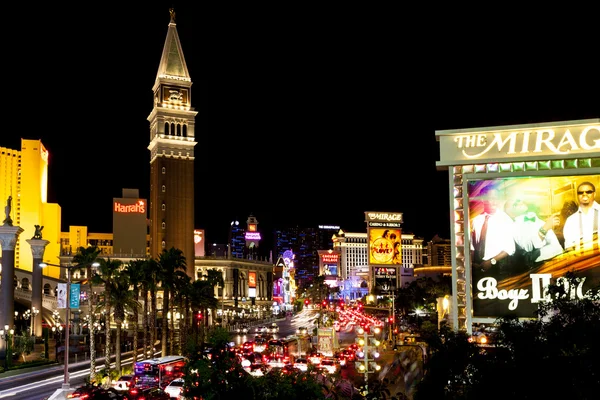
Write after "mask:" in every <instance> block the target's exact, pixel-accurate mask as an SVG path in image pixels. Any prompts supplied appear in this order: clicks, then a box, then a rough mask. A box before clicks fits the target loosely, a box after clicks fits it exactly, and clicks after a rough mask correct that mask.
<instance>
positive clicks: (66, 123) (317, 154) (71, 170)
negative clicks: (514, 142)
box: [0, 2, 600, 243]
mask: <svg viewBox="0 0 600 400" xmlns="http://www.w3.org/2000/svg"><path fill="white" fill-rule="evenodd" d="M164 4H165V3H163V4H160V2H159V4H158V5H152V6H148V7H147V11H146V12H145V13H144V16H143V18H142V17H141V16H140V15H139V14H138V10H137V8H136V7H131V8H129V7H119V8H118V9H116V8H110V9H109V8H108V7H106V8H104V7H102V8H98V9H96V10H95V11H94V13H95V14H96V18H94V19H93V20H92V19H82V18H76V17H74V15H76V14H68V15H70V16H71V18H64V19H62V21H68V23H65V24H55V23H54V21H53V19H52V18H48V19H47V20H46V15H45V14H44V12H52V14H51V15H55V14H56V12H57V11H53V10H44V9H41V11H35V12H39V14H35V15H34V16H33V19H30V20H29V23H30V24H32V25H36V26H37V27H38V28H39V29H42V30H43V31H44V37H43V38H42V40H41V41H42V43H39V44H36V47H35V48H34V49H33V50H35V49H38V50H39V51H40V52H41V51H43V47H44V46H47V45H51V44H54V43H55V42H56V41H60V40H63V41H65V39H66V38H69V36H68V35H70V34H73V33H76V34H77V35H78V36H81V37H85V38H86V44H85V45H83V46H76V45H74V44H73V43H72V42H71V41H67V42H66V43H64V44H63V46H62V47H61V46H57V48H59V49H61V50H63V51H62V52H59V51H57V53H58V54H59V55H60V56H62V57H58V60H59V61H60V62H56V61H55V60H53V59H52V57H50V61H51V62H50V63H47V64H44V68H40V69H39V70H38V71H37V72H36V74H34V79H33V82H23V81H20V82H19V85H16V86H17V87H15V88H14V90H9V92H10V93H15V94H16V97H17V99H14V100H13V104H27V105H28V107H29V108H31V107H33V108H34V109H35V118H31V116H30V115H29V113H31V110H30V109H28V110H27V111H24V117H26V119H24V121H26V122H27V124H25V128H24V129H21V130H19V129H13V130H10V131H9V132H8V134H2V135H1V136H0V147H8V148H13V149H20V139H21V138H26V139H41V141H42V143H43V144H44V146H45V147H46V148H47V149H48V150H49V152H50V164H49V193H48V201H49V202H51V203H58V204H59V205H60V206H61V209H62V226H63V231H64V230H65V228H68V226H69V225H85V226H88V227H89V229H90V231H91V232H112V214H111V205H112V199H113V198H115V197H121V191H122V189H123V188H136V189H139V190H140V195H141V197H142V198H148V197H149V151H148V150H147V146H148V141H149V126H148V121H147V120H146V118H147V116H148V114H149V113H150V111H151V109H152V85H153V83H154V78H155V76H156V72H157V69H158V63H159V61H160V56H161V52H162V47H163V45H164V40H165V38H166V33H167V25H168V23H169V7H170V6H171V5H172V3H169V4H168V5H164ZM173 6H174V8H175V11H176V24H177V31H178V34H179V38H180V40H181V43H182V48H183V54H184V56H185V59H186V63H187V66H188V69H189V72H190V75H191V78H192V82H193V85H192V90H191V96H192V97H191V99H192V105H193V106H194V108H195V110H196V111H198V116H197V117H196V140H197V142H198V144H197V145H196V148H195V152H196V160H195V166H196V177H195V181H196V185H195V192H196V209H195V213H196V216H195V226H196V228H198V229H205V231H206V239H207V242H209V243H213V242H217V243H223V242H226V240H227V232H228V228H229V224H230V222H231V221H232V220H239V221H240V222H241V223H245V221H246V219H247V218H248V216H249V215H250V214H252V215H254V216H255V217H256V218H257V219H258V222H259V225H258V227H259V230H260V231H261V232H262V233H263V237H264V236H265V235H268V234H270V233H271V232H272V230H274V229H276V228H282V227H284V226H287V225H298V226H301V227H311V226H312V227H316V226H317V225H318V224H327V225H340V227H341V228H342V229H344V230H346V231H352V232H366V224H365V222H364V212H365V211H390V212H402V213H403V216H404V224H403V231H404V232H410V233H414V234H415V235H417V236H420V237H423V238H424V239H425V240H431V238H432V237H433V236H434V235H435V234H439V235H440V236H441V237H444V238H449V231H450V221H449V215H450V212H449V208H450V205H449V201H448V196H449V193H448V173H447V171H437V170H436V165H435V162H436V161H437V160H439V147H438V143H437V142H436V141H435V131H437V130H444V129H461V128H474V127H487V126H499V125H512V124H524V123H536V122H552V121H563V120H575V119H589V118H598V117H599V114H600V113H599V110H600V106H599V104H598V103H599V101H598V96H597V91H595V90H594V89H597V84H595V81H592V80H591V79H590V78H591V77H593V76H594V74H595V72H594V71H593V65H590V66H589V67H590V70H589V72H588V71H587V70H586V68H585V67H586V66H585V65H581V64H582V63H567V62H560V60H559V61H556V62H554V63H546V64H544V65H545V70H544V74H541V73H540V71H539V70H538V69H537V68H525V67H524V66H523V63H515V62H514V61H513V60H514V59H517V58H521V59H522V58H523V57H526V56H527V55H529V54H533V53H534V52H535V51H540V50H539V47H538V48H537V49H538V50H532V49H531V48H530V46H531V45H532V43H536V44H537V45H540V43H539V42H537V41H535V39H536V38H535V37H534V36H533V35H531V36H527V33H528V32H523V33H524V36H523V37H521V38H519V42H518V43H517V42H516V41H515V42H510V44H512V45H513V47H512V48H510V49H507V48H506V47H504V45H502V44H503V43H502V42H501V41H500V40H497V41H491V43H490V44H489V45H488V47H486V48H483V49H482V48H480V47H477V49H478V50H479V51H478V52H474V50H475V48H476V43H475V42H474V41H473V42H471V41H469V40H466V39H465V40H461V41H460V43H458V44H457V43H455V41H456V40H457V39H459V38H460V39H464V38H463V36H462V33H461V32H454V33H453V32H447V33H446V34H445V35H444V37H443V38H440V39H439V41H438V42H436V43H434V44H433V47H429V48H428V50H427V51H426V50H425V49H421V48H418V47H415V48H414V49H412V48H403V49H402V54H403V55H404V56H405V57H404V59H406V60H411V62H410V63H402V64H399V63H398V62H397V60H396V57H394V56H393V55H392V54H391V53H393V52H386V51H385V50H388V49H389V48H393V47H394V46H396V45H398V43H397V41H395V40H394V39H393V38H381V37H378V36H377V33H375V32H373V33H371V34H369V33H364V32H363V34H364V38H363V41H358V42H357V41H356V40H355V39H356V37H354V35H352V33H348V36H347V37H345V38H340V37H339V36H337V35H336V34H335V26H334V25H331V26H325V25H323V26H321V25H320V24H317V25H318V28H320V29H317V28H315V29H314V30H313V31H311V32H305V35H304V36H302V35H299V34H298V33H297V32H294V29H293V26H295V24H294V23H291V26H290V27H288V28H284V27H282V26H280V25H279V24H275V23H273V25H272V26H275V25H277V29H278V31H277V32H279V33H281V34H279V35H275V34H272V33H271V34H267V33H266V32H263V31H268V27H269V26H271V25H264V26H260V27H254V26H252V25H251V24H250V23H248V22H246V23H245V24H239V25H236V24H235V23H234V22H230V23H229V24H228V25H224V26H223V27H222V28H221V30H214V29H213V30H210V29H208V28H207V24H208V23H207V20H208V19H209V17H208V16H206V15H205V13H204V11H203V10H201V7H200V6H188V5H185V4H184V5H183V6H178V5H176V4H175V5H173ZM75 11H77V10H75ZM32 12H33V11H32ZM60 12H61V13H70V12H72V11H70V10H60ZM62 15H63V16H65V14H62ZM27 16H28V17H30V18H31V17H32V15H31V13H29V14H28V15H27ZM38 19H39V20H38ZM107 21H108V22H110V23H107ZM115 22H118V23H115ZM235 22H237V20H236V21H235ZM340 24H341V23H340ZM100 31H101V32H103V34H102V36H100V37H98V36H93V35H94V34H95V33H96V34H97V32H100ZM375 38H377V39H378V40H377V41H375V40H374V39H375ZM343 39H345V40H343ZM549 39H550V40H552V39H553V38H551V37H550V38H549ZM218 41H220V42H219V43H221V42H222V43H224V44H222V45H219V44H217V42H218ZM334 41H335V45H333V42H334ZM366 41H368V42H369V43H368V44H366V43H365V42H366ZM28 44H29V43H28ZM495 45H496V46H495ZM500 45H502V46H500ZM552 46H553V47H552V50H553V51H554V53H555V54H557V57H558V58H559V59H560V55H561V54H564V57H565V58H566V57H567V56H568V55H569V53H568V52H567V50H569V51H571V48H570V47H569V48H568V47H567V45H566V43H565V45H564V46H563V47H561V46H560V44H556V42H553V43H552ZM25 47H27V46H23V45H18V46H16V47H15V49H14V50H15V51H17V52H18V53H17V55H19V56H20V57H21V58H20V59H21V60H23V59H24V60H26V61H30V62H31V63H34V62H36V61H37V62H39V60H37V59H36V57H35V54H36V53H35V51H31V49H28V50H27V51H25V50H23V48H25ZM541 48H542V50H543V49H544V47H543V43H542V44H541ZM548 49H550V43H548ZM472 52H473V53H472ZM561 52H562V53H561ZM44 60H46V58H45V59H44ZM63 62H64V63H67V62H69V64H68V66H69V67H70V68H65V67H64V65H63ZM406 64H408V65H406ZM91 75H93V77H94V78H93V80H92V79H91V78H90V76H91ZM548 76H550V77H552V78H551V79H549V78H548ZM48 82H50V83H53V85H49V84H48ZM43 84H45V86H43ZM11 85H15V83H11ZM29 85H31V87H30V86H29ZM42 86H43V87H48V88H49V90H47V91H40V90H39V87H42ZM582 89H583V90H582ZM31 93H35V96H32V95H31ZM59 124H60V127H59V126H58V125H59ZM84 205H85V207H83V206H84ZM82 210H85V211H82ZM89 210H92V211H93V212H95V213H96V215H90V213H89Z"/></svg>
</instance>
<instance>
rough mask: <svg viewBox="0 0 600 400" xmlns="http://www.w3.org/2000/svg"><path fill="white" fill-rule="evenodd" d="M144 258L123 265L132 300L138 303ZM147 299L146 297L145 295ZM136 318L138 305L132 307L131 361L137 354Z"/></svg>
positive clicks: (145, 304) (134, 360)
mask: <svg viewBox="0 0 600 400" xmlns="http://www.w3.org/2000/svg"><path fill="white" fill-rule="evenodd" d="M145 262H146V260H133V261H130V262H129V263H128V264H127V266H126V267H125V271H126V273H127V275H128V276H129V283H130V284H131V287H132V289H131V293H132V297H133V301H135V302H136V303H138V304H139V297H140V290H141V286H142V283H143V279H144V269H143V268H144V263H145ZM146 299H147V297H146ZM147 304H148V302H147V301H145V302H144V307H146V306H147ZM138 318H139V307H135V308H134V309H133V317H132V320H133V321H132V322H133V324H132V325H133V326H132V328H133V353H132V355H131V357H132V359H133V363H134V364H135V362H136V361H137V355H138V331H139V326H138Z"/></svg>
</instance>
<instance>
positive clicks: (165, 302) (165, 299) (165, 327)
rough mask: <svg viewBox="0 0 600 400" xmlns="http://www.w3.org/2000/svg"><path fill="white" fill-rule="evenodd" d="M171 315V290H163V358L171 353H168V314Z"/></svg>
mask: <svg viewBox="0 0 600 400" xmlns="http://www.w3.org/2000/svg"><path fill="white" fill-rule="evenodd" d="M168 313H169V289H163V304H162V318H161V321H162V323H161V325H162V331H161V339H160V341H161V352H162V355H163V356H168V355H169V354H170V353H167V341H168V340H167V338H168V336H167V335H168V333H169V326H168V324H169V322H168V318H167V314H168Z"/></svg>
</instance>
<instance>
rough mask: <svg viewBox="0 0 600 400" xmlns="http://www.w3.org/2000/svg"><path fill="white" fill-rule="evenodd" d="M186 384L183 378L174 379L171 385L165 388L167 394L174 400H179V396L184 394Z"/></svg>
mask: <svg viewBox="0 0 600 400" xmlns="http://www.w3.org/2000/svg"><path fill="white" fill-rule="evenodd" d="M184 383H185V380H184V379H183V378H177V379H173V380H172V381H171V383H169V384H168V385H167V386H166V387H165V392H167V393H168V394H169V396H171V397H172V398H176V399H177V398H179V396H181V393H183V385H184Z"/></svg>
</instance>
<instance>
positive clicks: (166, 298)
mask: <svg viewBox="0 0 600 400" xmlns="http://www.w3.org/2000/svg"><path fill="white" fill-rule="evenodd" d="M158 265H159V266H160V268H159V273H160V282H161V288H162V289H163V307H162V337H161V348H162V354H163V356H164V355H169V354H170V353H167V342H168V338H169V334H168V333H169V332H168V331H169V326H168V321H167V316H168V313H169V311H171V310H170V305H169V304H170V296H171V293H172V291H173V290H174V289H175V287H176V286H175V281H176V280H178V279H181V278H183V277H185V276H187V275H186V273H185V271H186V259H185V256H184V255H183V251H182V250H180V249H176V248H174V247H171V248H170V249H169V250H163V251H162V253H161V254H160V255H159V257H158ZM171 316H172V317H171V319H173V313H171ZM171 350H172V347H171Z"/></svg>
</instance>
